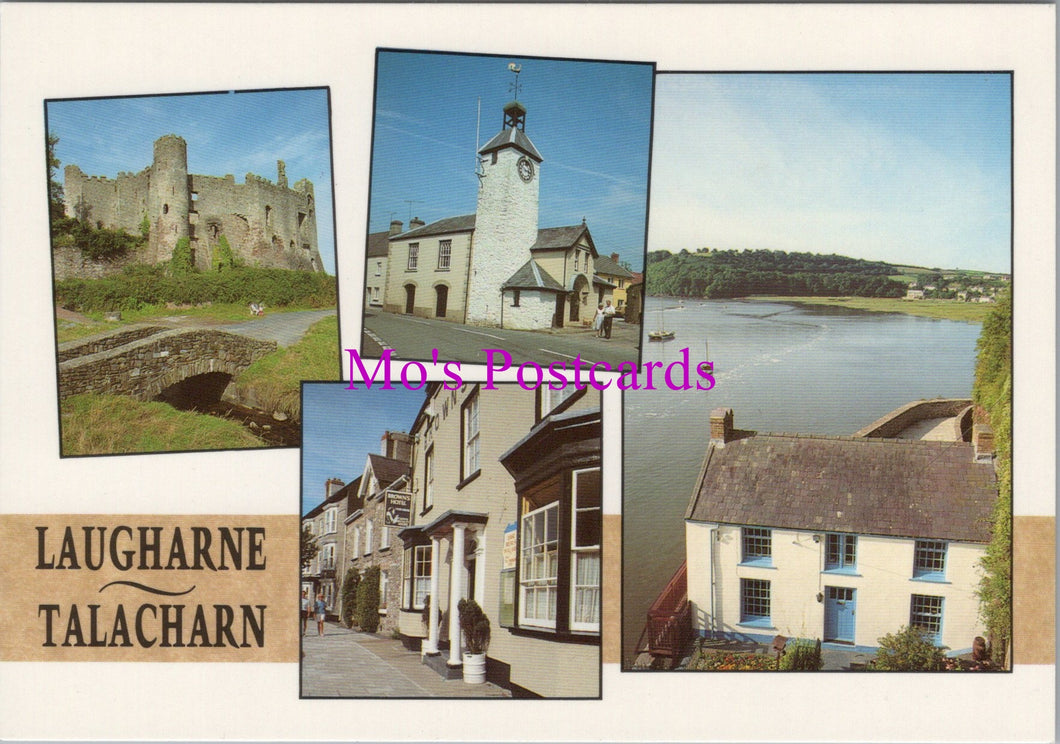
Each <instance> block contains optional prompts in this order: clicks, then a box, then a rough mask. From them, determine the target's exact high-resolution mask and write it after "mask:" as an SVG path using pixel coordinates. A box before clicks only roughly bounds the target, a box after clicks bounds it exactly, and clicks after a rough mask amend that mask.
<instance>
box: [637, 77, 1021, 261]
mask: <svg viewBox="0 0 1060 744" xmlns="http://www.w3.org/2000/svg"><path fill="white" fill-rule="evenodd" d="M1011 96H1012V90H1011V78H1010V77H1009V76H1008V75H1007V74H972V73H961V74H925V73H913V74H874V73H873V74H790V73H786V74H785V73H778V74H742V73H732V74H715V73H711V74H699V73H696V74H683V73H675V74H660V75H659V76H658V78H657V82H656V109H655V131H654V146H653V147H654V149H653V155H652V179H651V215H650V221H651V230H650V234H649V239H648V249H649V250H657V249H665V250H670V251H678V250H681V249H682V248H686V249H688V250H695V249H697V248H701V247H704V246H708V247H711V248H719V249H741V248H770V249H778V250H785V251H810V252H813V253H839V254H844V255H848V256H854V257H857V258H868V259H879V260H884V261H890V262H893V263H907V264H913V265H918V266H927V267H940V268H964V269H980V270H985V271H997V272H1010V271H1011V253H1010V246H1011V240H1010V223H1011V214H1012V206H1011V187H1010V184H1011V172H1012V166H1011V154H1010V153H1011V123H1010V122H1011V119H1010V108H1011Z"/></svg>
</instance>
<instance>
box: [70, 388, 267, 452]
mask: <svg viewBox="0 0 1060 744" xmlns="http://www.w3.org/2000/svg"><path fill="white" fill-rule="evenodd" d="M60 412H61V417H62V453H63V455H102V454H123V453H135V452H173V451H187V450H219V449H244V448H248V447H264V446H266V444H265V442H263V441H262V440H260V439H258V438H257V437H255V436H254V435H253V434H251V433H250V432H248V431H247V430H246V429H245V428H244V427H243V426H242V425H241V424H239V423H237V422H235V421H226V420H224V419H220V418H217V417H215V416H207V415H203V414H198V413H191V412H188V411H178V410H177V409H175V408H173V407H171V406H169V405H167V404H165V403H141V402H139V401H137V400H133V399H132V398H127V397H125V396H121V395H74V396H71V397H69V398H67V399H66V400H64V401H62V402H61V405H60Z"/></svg>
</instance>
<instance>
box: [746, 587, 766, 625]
mask: <svg viewBox="0 0 1060 744" xmlns="http://www.w3.org/2000/svg"><path fill="white" fill-rule="evenodd" d="M740 622H741V623H742V624H744V625H764V626H768V625H770V624H771V623H772V619H771V615H770V586H769V582H768V581H765V580H764V579H740Z"/></svg>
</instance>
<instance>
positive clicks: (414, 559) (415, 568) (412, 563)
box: [404, 545, 431, 610]
mask: <svg viewBox="0 0 1060 744" xmlns="http://www.w3.org/2000/svg"><path fill="white" fill-rule="evenodd" d="M404 580H405V588H404V602H405V605H406V608H407V609H411V610H422V609H423V608H424V606H425V605H426V604H427V596H428V595H429V594H430V593H431V546H430V545H416V546H414V547H411V548H409V549H408V550H406V551H405V572H404Z"/></svg>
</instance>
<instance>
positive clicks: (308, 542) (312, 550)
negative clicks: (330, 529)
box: [301, 527, 320, 568]
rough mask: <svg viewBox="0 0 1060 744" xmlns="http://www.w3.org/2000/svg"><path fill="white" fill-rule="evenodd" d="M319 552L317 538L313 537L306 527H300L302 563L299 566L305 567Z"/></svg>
mask: <svg viewBox="0 0 1060 744" xmlns="http://www.w3.org/2000/svg"><path fill="white" fill-rule="evenodd" d="M319 552H320V547H319V546H318V545H317V539H316V538H315V537H313V533H312V532H310V531H309V528H308V527H303V528H302V563H301V567H302V568H306V567H307V566H308V565H309V564H310V563H312V562H313V559H314V558H316V557H317V553H319Z"/></svg>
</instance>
